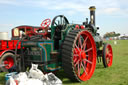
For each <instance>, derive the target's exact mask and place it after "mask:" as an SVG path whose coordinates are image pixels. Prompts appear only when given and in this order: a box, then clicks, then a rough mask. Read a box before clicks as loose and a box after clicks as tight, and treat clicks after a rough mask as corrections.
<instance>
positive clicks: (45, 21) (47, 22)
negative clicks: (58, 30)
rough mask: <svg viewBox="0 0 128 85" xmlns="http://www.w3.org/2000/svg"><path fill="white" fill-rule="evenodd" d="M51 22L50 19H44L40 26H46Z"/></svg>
mask: <svg viewBox="0 0 128 85" xmlns="http://www.w3.org/2000/svg"><path fill="white" fill-rule="evenodd" d="M50 24H51V20H50V19H45V20H44V21H43V22H42V23H41V27H42V28H43V29H45V28H47V27H48V26H49V25H50Z"/></svg>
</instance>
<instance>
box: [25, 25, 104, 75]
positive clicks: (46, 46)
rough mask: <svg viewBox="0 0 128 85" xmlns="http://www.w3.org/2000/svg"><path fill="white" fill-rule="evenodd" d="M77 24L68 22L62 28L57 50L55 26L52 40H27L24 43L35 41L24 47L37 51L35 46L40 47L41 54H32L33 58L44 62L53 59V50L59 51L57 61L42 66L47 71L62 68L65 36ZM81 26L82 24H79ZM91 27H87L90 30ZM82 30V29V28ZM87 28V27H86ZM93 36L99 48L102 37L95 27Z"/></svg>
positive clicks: (52, 30) (52, 31)
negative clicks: (62, 47) (62, 49)
mask: <svg viewBox="0 0 128 85" xmlns="http://www.w3.org/2000/svg"><path fill="white" fill-rule="evenodd" d="M75 26H76V24H67V25H66V26H65V28H64V29H63V30H61V40H59V49H57V50H55V48H54V45H55V44H54V43H55V41H54V35H55V28H56V27H55V26H51V40H45V41H27V42H24V43H29V44H30V43H34V44H30V45H26V46H24V47H28V48H30V51H35V50H33V48H34V47H35V48H38V51H40V54H41V55H32V56H31V59H32V60H37V61H42V62H48V61H51V60H52V58H51V57H52V56H51V55H50V54H51V53H52V52H58V53H59V54H58V55H57V56H56V57H57V62H53V63H51V64H47V65H45V66H43V67H40V68H41V69H43V70H44V71H45V72H49V71H55V70H58V69H61V67H62V62H61V59H62V58H61V46H62V43H63V42H64V40H65V37H66V36H67V34H68V33H69V32H70V31H71V30H75ZM79 26H80V25H79ZM88 29H89V28H86V30H88ZM81 30H82V29H81ZM84 30H85V29H84ZM92 36H93V37H94V40H95V43H96V47H97V50H98V49H99V47H100V46H101V45H100V43H101V42H102V40H101V38H100V37H99V35H98V34H97V29H96V27H94V32H92Z"/></svg>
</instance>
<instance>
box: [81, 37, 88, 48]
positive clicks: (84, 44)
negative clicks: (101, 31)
mask: <svg viewBox="0 0 128 85" xmlns="http://www.w3.org/2000/svg"><path fill="white" fill-rule="evenodd" d="M87 39H88V37H86V39H85V40H84V42H83V45H82V49H83V50H85V48H86V41H87Z"/></svg>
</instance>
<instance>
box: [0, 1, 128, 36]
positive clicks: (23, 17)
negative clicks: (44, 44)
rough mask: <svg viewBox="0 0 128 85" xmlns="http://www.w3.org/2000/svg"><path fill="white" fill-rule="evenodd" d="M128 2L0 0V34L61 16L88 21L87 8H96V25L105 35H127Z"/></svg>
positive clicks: (73, 20) (78, 20)
mask: <svg viewBox="0 0 128 85" xmlns="http://www.w3.org/2000/svg"><path fill="white" fill-rule="evenodd" d="M127 3H128V0H0V32H9V35H10V34H11V29H12V28H13V27H16V26H19V25H32V26H40V24H41V22H42V21H43V20H44V19H46V18H50V19H51V20H52V19H53V18H54V17H55V16H56V15H60V14H63V15H65V16H66V17H67V18H68V20H69V22H70V23H72V22H74V23H82V22H83V21H85V19H86V18H89V10H88V8H89V6H92V5H93V6H96V25H97V26H99V27H100V30H99V31H98V32H99V33H101V35H103V34H104V33H106V32H112V31H115V32H118V33H121V34H128V5H127Z"/></svg>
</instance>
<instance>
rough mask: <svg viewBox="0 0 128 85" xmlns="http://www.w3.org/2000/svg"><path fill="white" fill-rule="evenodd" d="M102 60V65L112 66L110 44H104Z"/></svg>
mask: <svg viewBox="0 0 128 85" xmlns="http://www.w3.org/2000/svg"><path fill="white" fill-rule="evenodd" d="M102 60H103V65H104V67H110V66H112V60H113V53H112V47H111V45H110V44H105V45H104V47H103V55H102Z"/></svg>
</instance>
